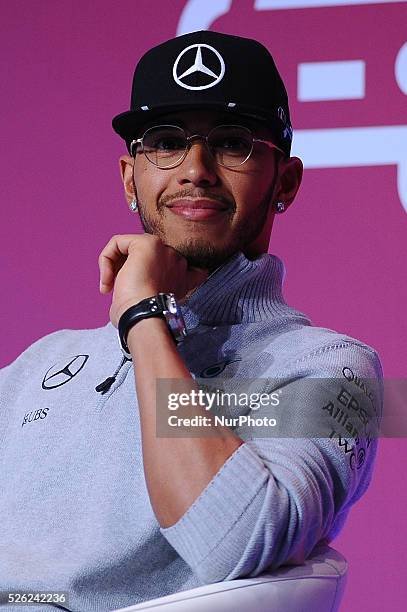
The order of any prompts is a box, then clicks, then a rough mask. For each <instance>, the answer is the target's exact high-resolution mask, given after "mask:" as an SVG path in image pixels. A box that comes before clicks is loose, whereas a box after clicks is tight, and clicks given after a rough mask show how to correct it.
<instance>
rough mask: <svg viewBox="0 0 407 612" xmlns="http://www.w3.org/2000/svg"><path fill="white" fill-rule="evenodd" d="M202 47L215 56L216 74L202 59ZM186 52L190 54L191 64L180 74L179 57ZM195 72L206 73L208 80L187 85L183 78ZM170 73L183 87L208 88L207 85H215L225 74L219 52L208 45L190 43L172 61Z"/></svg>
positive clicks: (223, 63)
mask: <svg viewBox="0 0 407 612" xmlns="http://www.w3.org/2000/svg"><path fill="white" fill-rule="evenodd" d="M203 48H204V49H207V51H206V52H205V53H207V54H210V55H212V56H215V57H216V58H217V60H216V63H217V64H218V65H219V71H218V74H216V73H215V72H214V71H213V70H211V69H210V68H208V66H206V65H205V64H204V62H203V60H202V49H203ZM194 49H196V52H194V51H193V50H194ZM186 53H187V54H188V56H191V64H192V65H191V66H190V67H189V68H188V69H187V70H185V71H184V72H182V74H178V64H179V62H180V59H181V58H183V57H184V55H185V54H186ZM192 61H193V63H192ZM197 72H200V73H201V74H206V75H207V76H208V77H210V79H211V80H210V82H209V83H207V84H205V85H188V83H186V82H185V79H186V78H187V77H188V76H189V75H191V74H195V73H197ZM172 74H173V77H174V80H175V82H176V83H177V84H178V85H180V86H181V87H184V88H185V89H209V87H213V86H214V85H217V84H218V83H219V81H221V80H222V79H223V76H224V74H225V62H224V61H223V57H222V56H221V54H220V53H219V52H218V51H216V49H214V48H213V47H211V46H210V45H204V44H195V45H190V46H189V47H186V48H185V49H184V50H183V51H181V53H180V54H179V55H178V57H177V59H176V60H175V62H174V67H173V69H172Z"/></svg>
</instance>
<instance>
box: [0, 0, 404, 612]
mask: <svg viewBox="0 0 407 612" xmlns="http://www.w3.org/2000/svg"><path fill="white" fill-rule="evenodd" d="M186 4H187V2H186V1H185V0H137V2H134V0H132V1H129V0H121V2H113V1H111V2H109V1H102V0H99V1H98V2H97V3H95V2H93V1H92V2H91V1H90V0H82V1H81V2H74V1H68V0H54V1H51V0H48V1H46V0H42V1H36V2H32V1H29V0H26V1H21V0H20V1H19V0H14V1H13V2H9V3H5V2H4V3H2V4H1V8H0V29H1V36H0V46H1V52H0V64H1V73H2V75H3V76H2V92H1V97H0V104H1V115H0V117H1V122H2V129H1V132H2V148H1V170H2V177H1V183H0V185H1V191H2V222H1V227H0V232H1V234H0V240H1V243H0V244H1V252H2V261H3V264H2V265H1V266H0V282H1V288H2V292H1V293H2V316H1V337H2V341H1V349H0V367H2V366H4V365H6V364H7V363H9V362H10V361H12V360H13V359H14V358H15V357H16V356H17V355H18V354H19V353H20V352H21V351H22V350H23V349H24V348H25V347H27V346H28V345H29V344H30V343H31V342H33V341H34V340H36V339H37V338H39V337H41V336H43V335H45V334H47V333H49V332H51V331H53V330H56V329H61V328H70V327H71V328H81V327H97V326H100V325H104V324H105V323H106V322H107V320H108V309H109V305H110V298H109V297H106V296H104V297H102V296H100V294H99V292H98V266H97V257H98V254H99V251H100V250H101V249H102V247H103V246H104V244H105V243H106V242H107V240H108V239H109V238H110V237H111V235H113V234H116V233H131V232H136V231H139V229H140V228H139V226H138V225H137V222H136V220H135V216H133V215H131V214H130V213H129V212H128V210H127V207H126V202H125V199H124V196H123V193H122V186H121V182H120V176H119V167H118V158H119V156H120V155H121V154H122V153H124V152H125V149H124V146H123V144H122V141H121V140H120V139H119V138H118V137H117V136H116V135H115V134H114V132H113V130H112V128H111V118H112V117H113V116H114V115H115V114H117V113H118V112H121V111H123V110H126V109H128V105H129V99H130V85H131V79H132V75H133V70H134V66H135V63H136V61H137V59H138V58H139V57H140V55H141V54H142V53H143V52H144V51H145V50H146V49H147V48H149V47H150V46H152V45H154V44H157V43H159V42H161V41H163V40H165V39H167V38H171V37H172V36H173V35H175V33H176V32H177V27H178V23H179V19H180V16H181V14H182V11H183V9H184V8H185V6H186ZM230 4H231V7H230V11H229V12H228V13H227V14H225V15H223V16H221V17H219V18H218V19H216V20H215V21H214V22H213V23H212V24H210V26H209V27H210V29H215V30H218V31H222V32H228V33H234V34H238V35H243V36H249V37H255V38H257V39H258V40H260V41H261V42H263V43H264V44H265V45H266V46H268V48H269V49H270V50H271V51H272V52H273V54H274V56H275V59H276V62H277V65H278V67H279V69H280V72H281V73H282V75H283V78H284V80H285V82H286V84H287V88H288V92H289V97H290V103H291V109H292V119H293V126H294V130H296V129H297V130H309V129H314V128H315V129H318V128H341V127H357V126H391V125H395V126H397V125H400V126H401V125H405V124H406V123H407V114H406V107H407V105H406V102H407V100H406V95H405V93H403V92H402V91H401V89H400V88H399V87H398V86H397V83H396V79H395V76H394V62H395V58H396V55H397V52H398V50H399V49H400V48H401V47H402V45H403V44H404V43H405V42H406V41H407V28H406V23H407V7H406V4H405V3H403V2H398V3H387V4H367V5H358V6H335V7H329V8H328V7H324V8H321V7H317V8H307V9H295V10H294V9H291V10H274V11H262V12H260V11H255V10H254V0H251V1H249V0H239V1H234V2H231V3H230ZM403 26H404V27H403ZM344 59H345V60H346V59H364V60H365V61H366V97H365V98H364V99H363V100H346V101H329V102H299V101H298V100H297V66H298V63H300V62H314V61H328V60H344ZM377 147H378V148H380V149H385V150H386V149H391V147H392V143H386V142H381V141H378V142H377ZM406 147H407V145H406ZM304 162H305V165H306V159H304ZM406 235H407V213H406V211H405V210H404V208H403V206H402V203H401V200H400V194H399V193H398V190H397V166H396V164H391V163H389V164H382V165H380V164H378V165H375V166H372V165H370V166H366V165H360V166H357V167H341V168H323V169H321V168H320V169H318V168H316V169H306V171H305V176H304V181H303V185H302V188H301V191H300V193H299V195H298V197H297V200H296V202H295V203H294V205H293V206H292V207H291V209H290V211H289V212H288V213H287V214H285V215H283V216H282V217H279V218H278V219H277V222H276V223H275V227H274V230H273V235H272V240H271V247H270V251H271V252H273V253H275V254H277V255H279V256H280V257H281V258H282V259H283V260H284V262H285V264H286V268H287V277H286V285H285V294H286V298H287V300H288V301H289V302H290V303H292V304H293V305H295V306H296V307H297V308H299V309H301V310H303V311H305V312H306V313H307V314H309V315H310V316H311V318H312V319H313V321H314V323H315V324H316V325H321V326H325V327H328V328H331V329H337V330H339V331H344V332H346V333H348V334H349V335H351V336H354V337H356V338H359V339H361V340H363V341H365V342H367V343H368V344H370V345H372V346H373V347H375V348H376V349H377V350H378V351H379V354H380V355H381V358H382V362H383V365H384V370H385V375H386V376H387V377H394V376H399V377H405V376H406V362H405V342H406V327H407V324H406V316H405V304H406V298H407V288H406V283H405V273H406V255H407V240H406ZM405 448H406V444H405V440H404V439H400V440H395V439H387V440H382V441H381V442H380V448H379V454H378V461H377V467H376V471H375V475H374V479H373V481H372V484H371V487H370V489H369V491H368V492H367V494H366V495H365V496H364V497H363V498H362V500H361V501H360V502H359V503H358V504H357V506H356V507H355V508H354V509H353V511H352V513H351V516H350V518H349V520H348V523H347V525H346V527H345V529H344V530H343V532H342V534H341V535H340V536H339V537H338V538H337V539H336V540H335V542H334V546H335V547H336V548H337V549H338V550H340V551H341V552H342V553H343V554H344V555H345V556H346V557H347V559H348V560H349V564H350V570H349V578H348V586H347V590H346V595H345V598H344V603H343V606H342V610H344V611H347V612H348V611H349V612H353V611H356V610H358V611H359V610H369V611H370V612H374V611H378V612H379V611H380V612H382V610H385V609H386V610H390V609H391V610H404V609H405V601H406V598H407V587H406V579H405V570H404V569H403V562H402V558H403V557H404V553H405V542H406V541H407V537H406V536H407V529H406V525H405V517H404V512H403V508H406V507H407V506H406V502H407V499H406V498H407V495H406V488H405V486H404V487H403V485H404V484H405V478H404V473H403V472H404V469H403V468H404V464H405V461H403V458H404V457H405ZM403 478H404V481H403ZM403 575H404V577H403Z"/></svg>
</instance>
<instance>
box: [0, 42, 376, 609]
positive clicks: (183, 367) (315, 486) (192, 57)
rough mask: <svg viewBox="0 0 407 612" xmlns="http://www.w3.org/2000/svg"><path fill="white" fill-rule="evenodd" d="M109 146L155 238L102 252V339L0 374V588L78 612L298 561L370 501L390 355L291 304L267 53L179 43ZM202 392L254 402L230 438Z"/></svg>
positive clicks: (279, 105) (291, 186)
mask: <svg viewBox="0 0 407 612" xmlns="http://www.w3.org/2000/svg"><path fill="white" fill-rule="evenodd" d="M113 127H114V129H115V130H116V132H117V133H118V134H119V135H120V136H121V137H122V138H123V139H124V140H125V141H126V144H127V149H128V153H129V155H123V156H122V157H121V158H120V170H121V176H122V179H123V184H124V189H125V196H126V199H127V202H128V205H129V206H130V209H131V210H132V211H134V212H138V213H139V214H140V218H141V221H142V223H143V226H144V229H145V234H144V235H135V234H128V235H120V236H114V237H113V238H112V239H111V240H110V241H109V243H108V244H107V245H106V247H105V248H104V249H103V251H102V253H101V256H100V259H99V264H100V275H101V292H102V293H106V292H109V291H111V290H113V293H112V305H111V308H110V322H109V324H108V325H106V326H105V327H103V328H100V329H91V330H63V331H60V332H56V333H53V334H50V335H49V336H47V337H45V338H43V339H41V340H39V341H38V342H36V343H35V344H34V345H33V346H32V347H30V348H29V349H28V350H27V351H26V352H25V353H23V355H21V356H20V357H19V359H17V360H16V361H15V362H14V364H11V365H10V366H8V367H7V368H5V369H4V370H3V371H2V372H1V373H0V374H1V375H0V392H1V393H0V397H1V399H0V402H1V412H0V418H1V430H0V431H1V432H2V445H1V449H2V450H1V457H2V462H3V470H2V472H1V490H2V492H3V495H2V498H1V515H2V517H3V521H2V527H1V537H0V564H1V568H2V570H1V572H0V580H1V584H0V587H1V590H2V591H6V590H7V589H11V588H12V589H13V590H14V591H22V592H27V591H28V590H29V591H30V592H32V591H38V590H41V589H42V590H44V589H46V591H47V592H50V593H52V592H55V591H66V592H67V593H68V597H69V602H68V603H67V602H65V605H64V602H63V601H61V600H60V601H59V602H56V603H57V604H58V606H59V607H61V606H62V607H65V608H67V609H72V610H81V611H82V612H85V611H87V610H89V611H93V610H111V609H114V608H118V607H122V606H126V605H130V604H132V603H136V602H138V601H143V600H146V599H152V598H154V597H159V596H161V595H165V594H169V593H172V592H176V591H179V590H183V589H188V588H192V587H194V586H197V585H199V584H203V583H208V582H213V581H220V580H227V579H233V578H238V577H242V576H257V575H259V574H260V573H261V572H263V571H265V570H266V569H274V568H277V567H278V566H280V565H282V564H284V563H287V564H295V563H302V562H303V561H304V559H306V558H307V556H308V555H309V554H310V553H311V552H312V550H313V549H314V547H315V546H316V545H317V544H318V543H320V542H329V541H331V540H332V539H333V538H334V537H335V536H336V535H337V533H338V532H339V531H340V529H341V527H342V526H343V524H344V521H345V519H346V516H347V514H348V512H349V509H350V507H351V506H352V504H353V503H354V502H355V501H356V500H357V499H358V498H359V497H360V496H361V495H362V494H363V493H364V492H365V490H366V489H367V487H368V484H369V482H370V479H371V475H372V469H373V462H374V458H375V454H376V448H377V440H376V439H375V434H377V431H378V426H379V423H380V418H381V401H382V397H381V385H380V381H381V377H382V372H381V365H380V360H379V358H378V356H377V354H376V352H375V351H374V350H373V349H372V348H370V347H368V346H367V345H365V344H363V343H361V342H359V341H358V340H355V339H354V338H350V337H348V336H346V335H344V334H340V333H337V332H335V331H332V330H329V329H323V328H318V327H313V326H312V324H311V322H310V320H309V319H308V318H307V317H306V316H305V315H304V314H302V313H300V312H298V311H297V310H295V309H293V308H291V307H290V306H288V305H287V304H286V303H285V301H284V299H283V296H282V280H283V274H284V267H283V264H282V262H281V261H280V260H279V259H278V258H277V257H275V256H274V255H269V254H267V250H268V243H269V238H270V232H271V228H272V225H273V221H274V218H275V215H276V213H281V212H284V210H285V209H287V208H288V206H290V205H291V203H292V202H293V200H294V198H295V195H296V193H297V191H298V188H299V186H300V183H301V177H302V163H301V161H300V160H299V159H298V158H296V157H290V145H291V138H292V129H291V123H290V114H289V108H288V100H287V94H286V91H285V87H284V84H283V82H282V80H281V78H280V76H279V74H278V72H277V69H276V67H275V64H274V62H273V60H272V58H271V56H270V54H269V52H268V51H267V50H266V49H265V48H264V47H263V46H262V45H260V44H259V43H258V42H256V41H253V40H250V39H244V38H240V37H234V36H229V35H224V34H219V33H215V32H194V33H192V34H187V35H185V36H180V37H178V38H175V39H173V40H170V41H167V42H165V43H163V44H161V45H159V46H157V47H155V48H153V49H151V50H150V51H149V52H147V53H146V55H145V56H143V58H142V59H141V60H140V62H139V64H138V66H137V68H136V71H135V75H134V79H133V89H132V99H131V110H130V111H127V112H125V113H122V114H120V115H118V116H117V117H115V118H114V120H113ZM116 328H118V332H119V340H120V346H119V342H118V338H117V330H116ZM133 373H134V376H133ZM202 380H203V381H204V382H205V381H207V382H208V383H211V384H213V385H215V386H212V387H211V386H210V385H208V386H207V387H206V389H207V390H208V389H211V388H212V389H215V388H216V385H217V384H219V385H220V386H222V382H223V383H225V385H226V386H225V388H227V390H228V391H231V390H233V391H234V392H236V395H235V398H236V397H237V391H239V390H241V389H245V390H246V391H248V390H249V391H250V393H246V398H248V399H246V401H244V402H242V403H241V402H240V401H235V403H232V404H231V405H229V406H228V407H227V408H226V410H225V412H224V414H226V415H227V416H228V417H230V419H229V420H227V419H226V421H222V419H221V418H219V419H218V420H217V419H216V418H215V411H213V412H211V411H209V410H208V406H207V405H206V404H205V402H202V401H201V400H202V398H203V397H204V396H203V395H202V396H198V395H197V392H198V390H199V384H198V383H199V381H201V382H202ZM244 381H246V383H245V382H244ZM366 381H367V382H366ZM215 383H216V384H215ZM376 383H377V384H376ZM245 385H246V386H245ZM185 389H186V390H187V393H186V397H185V395H184V396H183V398H181V395H180V392H181V390H185ZM168 390H170V391H171V402H172V403H170V402H169V401H168V400H169V398H170V394H169V393H168ZM193 392H195V395H194V393H193ZM251 392H253V393H251ZM254 392H256V393H254ZM260 392H262V394H261V393H260ZM260 395H263V396H266V397H265V398H264V397H263V399H266V398H269V400H270V401H269V404H267V402H265V403H260V402H257V403H256V401H257V400H259V398H260ZM209 396H210V394H209V393H208V394H207V395H205V399H206V400H208V398H209ZM243 396H244V394H243ZM197 397H198V401H197ZM217 397H218V400H219V397H220V396H219V395H218V396H217ZM239 397H240V395H239ZM163 398H164V399H163ZM212 399H213V397H212ZM176 400H177V401H178V404H177V401H176ZM181 400H182V401H181ZM208 401H209V400H208ZM210 401H211V400H210ZM219 401H220V400H219ZM166 402H167V403H166ZM174 402H175V403H174ZM209 415H210V416H209ZM242 417H244V418H242ZM249 417H251V421H250V419H249ZM254 417H256V418H254ZM271 417H272V418H271ZM194 418H195V421H193V419H194ZM195 422H196V423H198V425H199V426H198V427H197V428H196V429H195V430H194V427H195V425H193V423H195ZM228 423H231V425H230V426H229V425H228ZM160 432H161V434H160ZM162 432H164V434H162ZM55 605H56V604H55ZM10 609H11V608H10ZM12 609H16V608H14V607H13V608H12ZM39 609H41V608H39ZM44 609H45V608H44ZM46 609H47V610H48V609H49V606H47V607H46Z"/></svg>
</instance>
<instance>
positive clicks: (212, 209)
mask: <svg viewBox="0 0 407 612" xmlns="http://www.w3.org/2000/svg"><path fill="white" fill-rule="evenodd" d="M167 208H169V209H170V210H171V212H172V213H174V214H176V215H180V216H182V217H184V218H187V219H192V220H196V221H203V220H205V219H212V218H214V217H219V215H221V214H222V213H224V212H226V211H227V210H228V209H229V206H228V205H227V204H226V203H224V202H220V201H218V200H213V199H211V198H181V199H179V200H173V201H172V202H170V203H169V204H167Z"/></svg>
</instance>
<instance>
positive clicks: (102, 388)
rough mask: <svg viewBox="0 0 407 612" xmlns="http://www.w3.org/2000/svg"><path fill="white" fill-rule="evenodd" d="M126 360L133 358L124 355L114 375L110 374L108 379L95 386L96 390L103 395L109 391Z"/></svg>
mask: <svg viewBox="0 0 407 612" xmlns="http://www.w3.org/2000/svg"><path fill="white" fill-rule="evenodd" d="M126 361H131V359H127V357H122V360H121V362H120V365H119V367H118V368H117V369H116V371H115V372H114V374H113V376H108V377H107V378H106V380H104V381H103V382H101V383H100V384H98V385H97V387H95V391H97V392H98V393H100V394H101V395H104V394H105V393H107V392H108V391H109V389H110V387H111V386H112V385H113V383H114V381H115V380H116V378H117V375H118V373H119V372H120V370H121V369H122V367H123V366H124V364H125V363H126Z"/></svg>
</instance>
